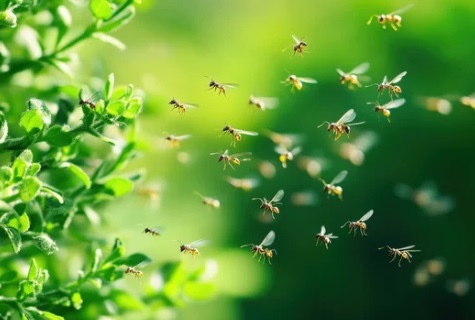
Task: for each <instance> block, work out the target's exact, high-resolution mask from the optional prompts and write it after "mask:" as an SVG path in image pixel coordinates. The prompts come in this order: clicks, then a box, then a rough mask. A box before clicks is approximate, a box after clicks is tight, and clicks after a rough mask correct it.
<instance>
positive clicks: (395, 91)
mask: <svg viewBox="0 0 475 320" xmlns="http://www.w3.org/2000/svg"><path fill="white" fill-rule="evenodd" d="M406 74H407V71H404V72H401V73H400V74H398V75H397V76H396V77H395V78H394V79H392V80H391V81H389V82H388V78H387V77H386V76H384V79H383V82H382V83H380V84H378V83H375V84H372V85H369V86H367V87H370V86H374V85H377V86H378V97H379V96H381V94H382V93H383V91H384V90H388V94H389V98H391V100H392V99H393V95H395V96H396V97H398V98H399V94H400V93H402V89H401V87H400V86H395V85H393V84H395V83H398V82H399V81H401V79H402V78H403V77H404V76H405V75H406Z"/></svg>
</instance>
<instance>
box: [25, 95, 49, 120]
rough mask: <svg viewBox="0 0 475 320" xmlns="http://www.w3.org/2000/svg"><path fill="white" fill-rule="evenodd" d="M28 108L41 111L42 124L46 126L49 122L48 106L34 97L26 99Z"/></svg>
mask: <svg viewBox="0 0 475 320" xmlns="http://www.w3.org/2000/svg"><path fill="white" fill-rule="evenodd" d="M28 110H38V111H39V112H41V116H42V118H43V122H44V124H45V125H47V126H49V125H50V124H51V111H49V109H48V107H47V106H46V104H45V103H44V102H43V101H41V100H39V99H36V98H31V99H30V100H28Z"/></svg>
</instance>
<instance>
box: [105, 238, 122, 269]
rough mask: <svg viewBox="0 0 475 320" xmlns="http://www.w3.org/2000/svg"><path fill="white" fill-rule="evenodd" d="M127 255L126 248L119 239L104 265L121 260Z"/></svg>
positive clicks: (116, 240)
mask: <svg viewBox="0 0 475 320" xmlns="http://www.w3.org/2000/svg"><path fill="white" fill-rule="evenodd" d="M124 253H125V247H124V244H123V243H122V241H120V239H119V238H117V239H115V242H114V246H113V247H112V251H111V253H110V254H109V256H108V257H107V258H106V259H105V260H104V264H106V263H108V262H112V261H114V260H117V259H119V258H120V257H122V256H123V255H124Z"/></svg>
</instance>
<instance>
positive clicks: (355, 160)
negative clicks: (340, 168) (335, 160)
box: [340, 131, 378, 166]
mask: <svg viewBox="0 0 475 320" xmlns="http://www.w3.org/2000/svg"><path fill="white" fill-rule="evenodd" d="M377 141H378V136H377V135H376V133H374V132H372V131H365V132H363V133H361V134H360V135H359V136H357V137H356V139H354V140H353V141H352V142H344V143H342V144H341V145H340V156H341V157H342V158H343V159H347V160H349V161H350V162H351V163H352V164H354V165H355V166H360V165H362V164H363V161H364V159H365V153H366V152H367V151H368V150H369V149H370V148H371V147H372V146H374V145H375V144H376V142H377Z"/></svg>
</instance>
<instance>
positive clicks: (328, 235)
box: [325, 233, 338, 239]
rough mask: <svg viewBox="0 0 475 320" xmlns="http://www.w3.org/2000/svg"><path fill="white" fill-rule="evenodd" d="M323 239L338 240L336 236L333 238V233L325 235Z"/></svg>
mask: <svg viewBox="0 0 475 320" xmlns="http://www.w3.org/2000/svg"><path fill="white" fill-rule="evenodd" d="M325 237H327V238H329V239H336V238H338V236H334V235H333V233H329V234H327V235H325Z"/></svg>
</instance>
